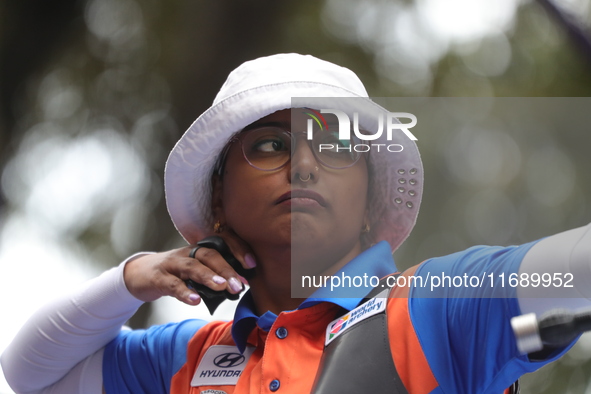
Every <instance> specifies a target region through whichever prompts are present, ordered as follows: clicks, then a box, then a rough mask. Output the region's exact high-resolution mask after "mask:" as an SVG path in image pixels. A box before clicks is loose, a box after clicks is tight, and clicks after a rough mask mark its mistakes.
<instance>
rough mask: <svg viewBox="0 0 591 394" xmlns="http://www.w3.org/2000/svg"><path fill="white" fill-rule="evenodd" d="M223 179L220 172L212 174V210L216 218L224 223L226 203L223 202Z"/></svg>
mask: <svg viewBox="0 0 591 394" xmlns="http://www.w3.org/2000/svg"><path fill="white" fill-rule="evenodd" d="M223 183H224V182H223V181H222V178H221V177H220V176H219V175H218V174H213V175H212V176H211V212H212V213H213V217H214V219H216V220H220V221H221V222H222V223H224V222H225V219H224V204H223V199H222V196H223V194H224V193H223Z"/></svg>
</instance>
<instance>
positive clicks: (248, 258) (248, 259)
mask: <svg viewBox="0 0 591 394" xmlns="http://www.w3.org/2000/svg"><path fill="white" fill-rule="evenodd" d="M244 262H245V263H246V266H247V267H248V268H254V267H256V266H257V262H256V260H255V259H254V256H253V255H251V254H250V253H247V254H245V255H244Z"/></svg>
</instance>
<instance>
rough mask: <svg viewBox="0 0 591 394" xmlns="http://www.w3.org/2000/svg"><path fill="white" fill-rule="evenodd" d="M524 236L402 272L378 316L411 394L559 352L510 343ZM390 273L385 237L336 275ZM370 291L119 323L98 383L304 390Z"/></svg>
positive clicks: (475, 384)
mask: <svg viewBox="0 0 591 394" xmlns="http://www.w3.org/2000/svg"><path fill="white" fill-rule="evenodd" d="M531 246H533V243H531V244H526V245H522V246H517V247H504V248H501V247H485V246H479V247H473V248H470V249H468V250H466V251H463V252H459V253H455V254H452V255H449V256H444V257H438V258H433V259H430V260H427V261H425V262H423V263H422V264H419V265H418V266H415V267H412V268H410V269H409V270H407V271H405V272H403V273H402V275H400V276H399V277H398V278H399V279H398V280H397V283H398V286H397V287H395V288H394V289H393V292H392V293H391V296H392V297H393V298H389V299H388V301H387V307H386V316H387V318H388V332H389V340H390V348H391V352H392V358H393V360H394V364H395V366H396V369H397V371H398V373H399V375H400V378H401V380H402V382H403V384H404V385H405V387H406V389H407V390H408V391H409V392H410V393H411V394H414V393H425V394H427V393H466V394H468V393H469V394H475V393H502V392H503V391H504V390H505V389H506V388H507V387H509V386H510V385H511V384H512V383H513V382H514V381H515V380H517V379H518V378H519V377H520V376H521V375H523V374H524V373H527V372H532V371H535V370H536V369H538V368H540V367H541V366H543V365H545V364H546V363H548V362H551V361H553V360H555V359H557V358H558V357H560V356H561V355H562V354H563V353H564V352H565V351H566V349H560V350H557V351H556V352H554V354H551V355H549V356H548V357H547V358H546V359H544V360H541V361H531V360H529V359H528V357H527V356H524V355H520V354H519V353H518V351H517V347H516V344H515V339H514V336H513V332H512V329H511V326H510V319H511V318H512V317H514V316H516V315H519V314H520V310H519V305H518V302H517V299H516V298H515V288H514V287H512V286H510V285H509V282H508V278H509V276H510V275H511V274H516V273H517V272H518V270H519V265H520V263H521V261H522V259H523V257H524V256H525V254H526V253H527V251H528V250H529V249H530V248H531ZM393 272H396V267H395V265H394V261H393V259H392V256H391V252H390V247H389V245H388V244H387V243H386V242H381V243H379V244H377V245H375V246H373V247H372V248H370V249H368V250H366V251H364V252H363V253H361V254H360V255H359V256H357V257H356V258H355V259H353V260H352V261H351V262H349V263H348V264H347V265H346V266H345V267H344V268H343V269H342V270H341V271H339V272H338V273H337V274H336V276H339V275H341V276H343V275H344V276H350V277H354V276H363V275H366V276H375V277H384V276H385V275H388V274H390V273H393ZM400 278H403V279H400ZM448 278H449V279H448ZM404 280H405V281H407V283H402V282H401V281H404ZM501 280H503V281H504V282H503V283H501ZM411 282H412V283H413V284H412V285H411V286H408V285H407V284H409V283H411ZM419 282H420V283H419ZM502 284H504V286H502ZM367 292H368V289H366V288H361V289H359V290H358V293H359V294H353V295H351V293H350V292H348V293H347V294H346V295H347V296H344V295H345V293H340V292H339V291H336V292H335V291H329V289H320V290H318V291H317V292H316V293H315V294H314V295H313V296H312V297H310V298H309V299H307V300H306V301H304V302H303V303H302V304H301V305H300V307H299V308H298V309H297V310H294V311H286V312H282V313H280V314H279V316H277V315H275V314H273V313H271V312H267V313H265V314H263V315H262V316H257V315H256V313H255V308H254V304H253V300H252V297H250V294H248V293H247V294H246V295H245V296H244V297H243V298H242V300H241V301H240V302H239V304H238V306H237V309H236V313H235V317H234V320H233V321H231V322H213V323H206V322H204V321H201V320H188V321H185V322H181V323H174V324H168V325H164V326H157V327H152V328H150V329H148V330H137V331H128V332H122V333H121V334H120V335H119V336H118V337H117V338H116V339H115V340H113V341H112V342H111V343H110V344H109V345H107V347H106V348H105V352H104V361H103V380H104V384H105V390H106V392H107V393H134V394H135V393H169V392H170V393H199V394H223V393H226V394H231V393H236V394H241V393H255V392H256V393H259V392H263V391H268V390H271V391H275V390H278V389H279V388H280V392H282V393H298V394H301V393H306V392H310V390H311V388H312V384H313V382H314V378H315V371H316V370H317V369H318V364H319V361H320V358H321V356H322V349H323V347H324V344H325V340H326V338H327V335H326V332H327V327H328V325H329V324H330V323H331V322H333V321H334V319H335V316H337V315H338V314H339V313H344V311H345V312H346V311H351V310H352V309H354V308H355V307H356V306H357V305H358V304H359V302H360V301H361V299H362V298H363V296H364V295H365V294H366V293H367ZM351 356H352V357H354V355H351Z"/></svg>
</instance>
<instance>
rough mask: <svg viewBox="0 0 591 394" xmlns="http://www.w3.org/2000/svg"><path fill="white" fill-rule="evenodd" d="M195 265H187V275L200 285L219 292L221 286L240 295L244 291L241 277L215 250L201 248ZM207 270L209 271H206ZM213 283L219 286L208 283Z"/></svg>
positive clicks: (197, 253)
mask: <svg viewBox="0 0 591 394" xmlns="http://www.w3.org/2000/svg"><path fill="white" fill-rule="evenodd" d="M191 260H193V262H194V263H193V264H191V263H189V264H187V266H186V267H187V270H186V272H185V274H188V275H189V277H190V278H191V279H193V280H195V278H198V279H197V282H198V283H203V284H205V285H207V286H208V287H210V288H212V289H214V290H218V289H219V286H222V285H223V287H222V289H223V288H225V289H226V290H228V291H229V292H231V293H233V294H237V293H240V292H241V291H242V289H243V286H242V283H241V282H240V279H239V278H240V275H238V273H237V272H236V271H235V270H234V268H232V266H231V265H230V264H228V262H227V261H226V260H225V259H224V258H223V257H222V256H221V255H220V254H219V253H218V252H217V251H216V250H214V249H210V248H205V247H204V248H199V249H198V250H197V251H196V252H195V258H194V259H191ZM206 269H207V270H206ZM208 281H210V282H213V284H215V285H217V287H216V286H213V285H212V284H210V283H208Z"/></svg>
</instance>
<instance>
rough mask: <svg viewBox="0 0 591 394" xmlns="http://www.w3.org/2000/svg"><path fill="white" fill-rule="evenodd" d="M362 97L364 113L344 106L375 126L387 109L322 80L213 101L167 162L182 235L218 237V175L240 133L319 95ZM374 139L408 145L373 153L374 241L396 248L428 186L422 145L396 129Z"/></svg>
mask: <svg viewBox="0 0 591 394" xmlns="http://www.w3.org/2000/svg"><path fill="white" fill-rule="evenodd" d="M355 97H356V98H357V99H358V100H363V104H362V105H361V106H362V107H363V109H362V110H360V111H359V105H358V104H354V105H353V106H350V108H346V109H344V111H345V112H347V113H350V112H351V111H353V110H354V109H355V110H356V112H359V123H360V124H361V125H363V126H364V127H366V128H369V129H372V128H373V127H374V126H375V123H376V122H377V120H376V117H375V115H376V113H378V112H380V111H381V112H387V111H386V110H385V109H384V108H382V107H381V106H379V105H377V104H376V103H374V102H373V101H371V100H370V99H368V98H367V97H361V96H359V95H358V94H356V93H354V92H351V91H349V90H346V89H343V88H341V87H338V86H334V85H329V84H324V83H318V82H298V81H295V82H294V81H290V82H285V83H275V84H269V85H264V86H258V87H256V88H252V89H248V90H244V91H241V92H239V93H237V94H235V95H232V96H230V97H227V98H225V99H223V100H221V101H219V102H217V103H215V104H214V105H213V106H211V107H210V108H209V109H208V110H206V111H205V112H204V113H203V114H202V115H201V116H200V117H199V118H197V120H195V122H194V123H193V124H192V125H191V126H190V127H189V129H188V130H187V131H186V132H185V134H184V135H183V136H182V137H181V139H180V140H179V141H178V143H177V144H176V145H175V147H174V148H173V150H172V151H171V153H170V156H169V158H168V161H167V163H166V168H165V176H164V181H165V194H166V204H167V208H168V211H169V213H170V216H171V218H172V221H173V223H174V225H175V227H176V229H177V230H178V231H179V233H180V234H181V235H182V236H183V238H184V239H185V240H186V241H187V242H188V243H190V244H193V243H196V242H197V241H198V240H200V239H202V238H204V237H206V236H208V235H211V233H212V227H213V217H212V211H211V193H212V190H211V177H212V174H213V171H214V166H215V164H216V162H217V159H218V156H219V155H220V153H221V151H222V150H223V148H224V146H225V145H226V144H227V142H228V141H229V140H230V138H231V137H232V136H233V135H234V134H236V133H238V132H239V131H241V130H242V129H243V128H244V127H246V126H248V125H249V124H251V123H253V122H255V121H257V120H259V119H261V118H263V117H265V116H267V115H270V114H272V113H274V112H276V111H279V110H283V109H287V108H293V107H310V108H315V109H320V108H319V105H321V102H320V101H319V100H320V99H319V98H329V99H328V100H330V98H339V99H338V100H339V101H338V103H339V104H336V105H338V106H341V107H342V105H343V104H341V103H343V102H344V101H342V100H341V99H340V98H355ZM323 100H324V99H323ZM331 102H332V101H331ZM324 108H326V107H324ZM383 139H385V133H384V136H383ZM372 142H373V143H375V144H378V143H389V144H392V143H399V144H401V145H403V146H404V149H403V151H401V152H395V153H394V152H387V151H384V150H382V151H381V152H375V153H374V152H373V151H372V152H371V153H370V155H369V158H370V161H369V168H370V171H372V177H371V183H370V195H369V204H370V210H369V211H370V225H371V239H372V242H378V241H381V240H386V241H388V242H389V243H390V246H391V248H392V250H395V249H396V248H398V246H399V245H400V244H401V243H402V242H403V241H404V240H405V239H406V237H407V236H408V234H409V233H410V231H411V230H412V228H413V227H414V224H415V223H416V219H417V215H418V210H419V205H420V201H421V196H422V191H423V187H422V185H423V167H422V163H421V159H420V155H419V151H418V149H417V147H416V144H415V143H414V141H411V140H410V139H408V138H407V137H406V136H405V135H403V134H402V133H400V135H398V134H395V135H394V139H393V140H391V141H385V140H376V141H372ZM411 180H412V182H411Z"/></svg>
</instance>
